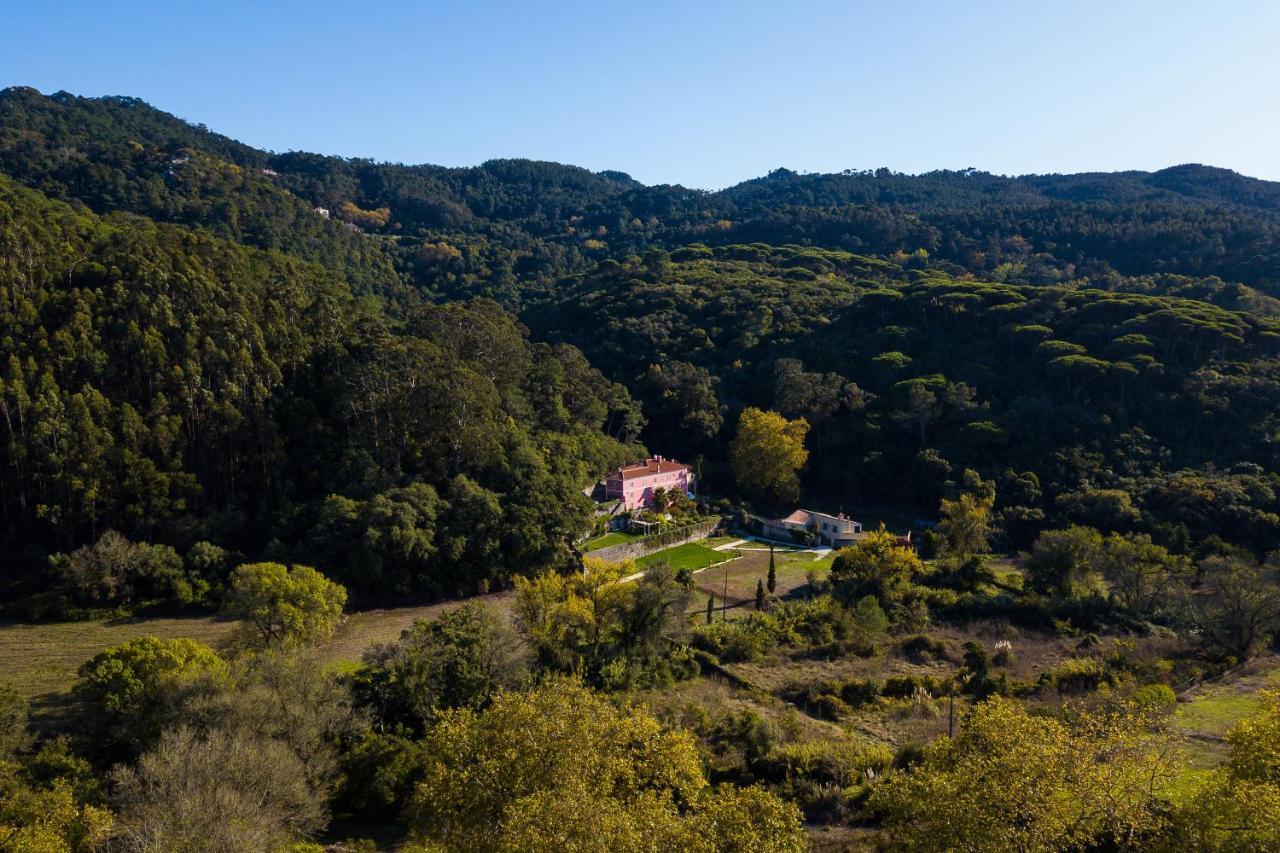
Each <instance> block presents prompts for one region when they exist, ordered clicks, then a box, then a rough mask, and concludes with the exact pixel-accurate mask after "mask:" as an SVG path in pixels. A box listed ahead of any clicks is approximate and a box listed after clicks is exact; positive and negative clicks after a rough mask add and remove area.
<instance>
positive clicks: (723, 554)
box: [636, 542, 733, 569]
mask: <svg viewBox="0 0 1280 853" xmlns="http://www.w3.org/2000/svg"><path fill="white" fill-rule="evenodd" d="M732 557H733V552H731V551H713V550H712V549H710V548H708V547H707V546H706V545H703V544H702V543H700V542H687V543H685V544H684V545H677V546H676V547H674V548H667V549H665V550H662V551H657V552H655V553H653V554H649V555H648V556H645V557H641V558H640V559H638V560H636V565H637V566H640V567H641V568H643V567H645V566H648V565H651V564H653V563H656V562H658V561H659V560H665V561H666V562H667V564H668V565H670V566H671V568H673V569H704V568H706V567H707V566H710V565H711V564H713V563H719V562H721V561H723V560H728V559H730V558H732Z"/></svg>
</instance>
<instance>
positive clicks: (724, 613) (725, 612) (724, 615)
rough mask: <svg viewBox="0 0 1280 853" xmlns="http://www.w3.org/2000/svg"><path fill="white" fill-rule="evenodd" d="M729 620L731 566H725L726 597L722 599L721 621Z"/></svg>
mask: <svg viewBox="0 0 1280 853" xmlns="http://www.w3.org/2000/svg"><path fill="white" fill-rule="evenodd" d="M728 619H729V564H728V563H725V564H724V596H723V597H722V598H721V599H720V621H721V622H725V621H728Z"/></svg>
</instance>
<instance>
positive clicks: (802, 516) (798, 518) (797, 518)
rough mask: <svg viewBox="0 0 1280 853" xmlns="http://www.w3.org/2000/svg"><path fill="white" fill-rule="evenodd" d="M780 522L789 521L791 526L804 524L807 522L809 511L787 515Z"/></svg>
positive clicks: (800, 510) (797, 511) (804, 510)
mask: <svg viewBox="0 0 1280 853" xmlns="http://www.w3.org/2000/svg"><path fill="white" fill-rule="evenodd" d="M782 520H783V521H789V522H791V523H792V524H805V523H806V522H808V521H809V510H807V509H798V510H796V511H795V512H793V513H791V515H788V516H787V517H786V518H784V519H782Z"/></svg>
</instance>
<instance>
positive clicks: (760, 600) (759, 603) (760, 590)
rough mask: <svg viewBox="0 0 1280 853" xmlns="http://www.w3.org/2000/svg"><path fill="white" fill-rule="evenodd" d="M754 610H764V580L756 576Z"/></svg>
mask: <svg viewBox="0 0 1280 853" xmlns="http://www.w3.org/2000/svg"><path fill="white" fill-rule="evenodd" d="M756 610H764V581H762V580H760V579H759V578H756Z"/></svg>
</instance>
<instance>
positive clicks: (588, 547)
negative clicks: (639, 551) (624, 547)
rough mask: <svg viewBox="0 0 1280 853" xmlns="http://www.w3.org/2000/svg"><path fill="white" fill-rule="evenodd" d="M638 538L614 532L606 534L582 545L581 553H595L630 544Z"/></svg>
mask: <svg viewBox="0 0 1280 853" xmlns="http://www.w3.org/2000/svg"><path fill="white" fill-rule="evenodd" d="M639 538H640V537H638V536H633V535H632V534H630V533H622V532H619V531H617V530H614V531H612V532H611V533H606V534H605V535H603V536H597V537H596V538H595V539H592V540H590V541H588V542H584V543H582V552H583V553H584V554H585V553H587V552H589V551H596V550H598V549H600V548H610V547H612V546H614V545H621V544H622V543H623V542H630V541H632V540H634V539H639Z"/></svg>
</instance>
